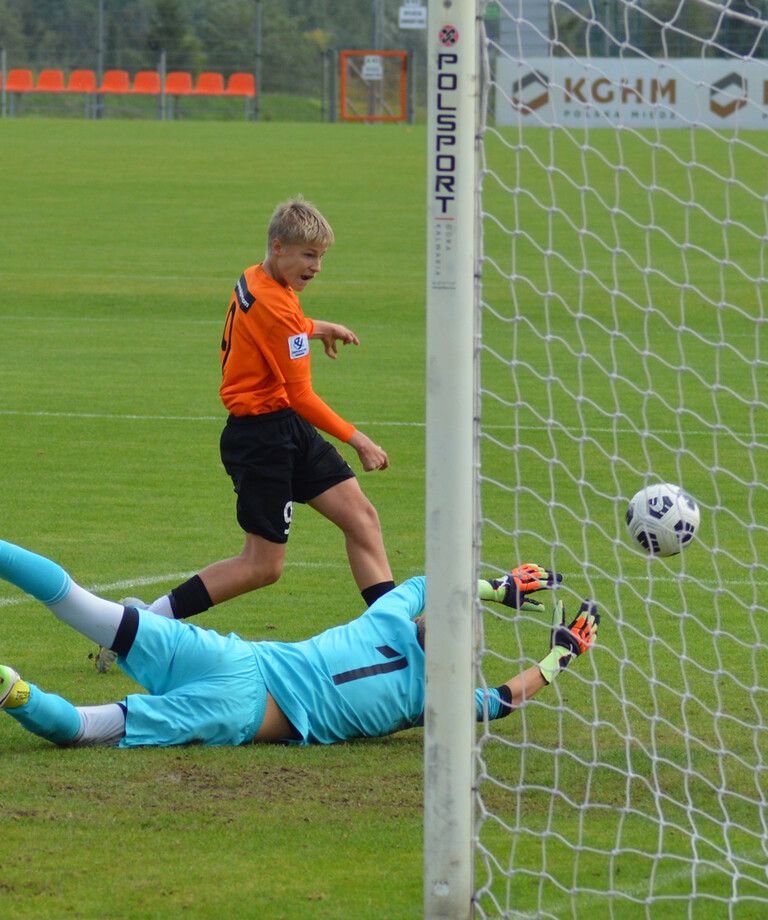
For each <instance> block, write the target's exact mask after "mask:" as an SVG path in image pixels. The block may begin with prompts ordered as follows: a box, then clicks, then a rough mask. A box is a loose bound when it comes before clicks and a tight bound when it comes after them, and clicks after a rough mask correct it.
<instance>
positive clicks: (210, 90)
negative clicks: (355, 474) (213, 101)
mask: <svg viewBox="0 0 768 920" xmlns="http://www.w3.org/2000/svg"><path fill="white" fill-rule="evenodd" d="M223 92H224V77H223V76H222V75H221V74H220V73H201V74H200V76H199V77H198V78H197V85H196V86H195V95H196V96H221V95H222V94H223Z"/></svg>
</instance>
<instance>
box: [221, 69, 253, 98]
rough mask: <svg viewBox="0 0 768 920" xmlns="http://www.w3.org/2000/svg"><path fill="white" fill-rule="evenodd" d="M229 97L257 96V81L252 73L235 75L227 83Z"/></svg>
mask: <svg viewBox="0 0 768 920" xmlns="http://www.w3.org/2000/svg"><path fill="white" fill-rule="evenodd" d="M226 95H227V96H255V95H256V81H255V80H254V79H253V74H251V73H233V74H232V76H231V77H230V78H229V81H228V82H227V92H226Z"/></svg>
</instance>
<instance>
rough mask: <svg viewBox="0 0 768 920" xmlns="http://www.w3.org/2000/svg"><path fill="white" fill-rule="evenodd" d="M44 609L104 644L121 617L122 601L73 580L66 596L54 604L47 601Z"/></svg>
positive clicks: (112, 636) (109, 642)
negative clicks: (103, 595) (99, 595)
mask: <svg viewBox="0 0 768 920" xmlns="http://www.w3.org/2000/svg"><path fill="white" fill-rule="evenodd" d="M48 609H49V610H50V611H51V613H52V614H53V615H54V616H55V617H58V619H60V620H61V621H62V622H64V623H66V624H67V625H69V626H71V627H72V628H73V629H76V630H77V631H78V632H79V633H80V634H81V635H83V636H85V637H86V638H87V639H92V640H93V641H94V642H96V643H97V644H98V645H103V646H104V648H111V647H112V643H113V642H114V641H115V633H116V632H117V629H118V627H119V626H120V622H121V620H122V619H123V605H122V604H116V603H115V602H114V601H108V600H105V599H104V598H103V597H97V596H96V595H95V594H91V592H90V591H86V589H85V588H82V587H80V585H78V584H77V583H76V582H74V581H73V582H72V583H71V585H70V588H69V591H68V592H67V595H66V597H64V598H62V600H60V601H58V602H57V603H55V604H49V605H48Z"/></svg>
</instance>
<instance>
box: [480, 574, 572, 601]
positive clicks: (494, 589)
mask: <svg viewBox="0 0 768 920" xmlns="http://www.w3.org/2000/svg"><path fill="white" fill-rule="evenodd" d="M562 580H563V576H562V575H560V574H559V573H557V574H556V573H554V572H550V571H549V569H545V568H544V567H543V566H541V565H536V564H535V563H533V562H525V563H523V565H519V566H517V568H514V569H512V571H511V572H509V573H508V574H507V575H504V576H503V577H502V578H492V579H490V580H482V581H481V582H480V598H481V600H484V601H497V602H498V603H499V604H504V606H505V607H513V608H514V609H515V610H529V611H536V612H540V611H542V610H543V609H544V605H543V604H542V603H541V602H540V601H537V600H534V598H532V597H530V595H531V594H532V593H533V592H534V591H542V590H543V589H544V588H554V587H556V586H557V585H558V584H560V582H561V581H562Z"/></svg>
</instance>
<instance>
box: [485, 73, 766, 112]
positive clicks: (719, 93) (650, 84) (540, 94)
mask: <svg viewBox="0 0 768 920" xmlns="http://www.w3.org/2000/svg"><path fill="white" fill-rule="evenodd" d="M496 83H497V84H498V85H497V88H496V124H497V125H519V124H530V125H545V126H553V125H565V126H569V127H578V126H582V127H586V126H589V127H595V128H597V127H610V126H613V125H629V126H633V127H637V128H642V127H646V128H690V127H696V126H708V127H718V128H725V129H734V128H749V129H754V128H768V61H757V60H750V61H744V60H739V61H735V60H733V59H729V58H705V59H701V58H672V59H668V60H666V61H661V60H653V61H652V60H645V59H642V58H637V59H634V58H632V59H623V60H622V59H620V58H592V59H587V58H580V59H574V58H534V59H530V60H526V61H512V60H509V59H508V58H504V59H502V58H499V59H498V60H497V69H496Z"/></svg>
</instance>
